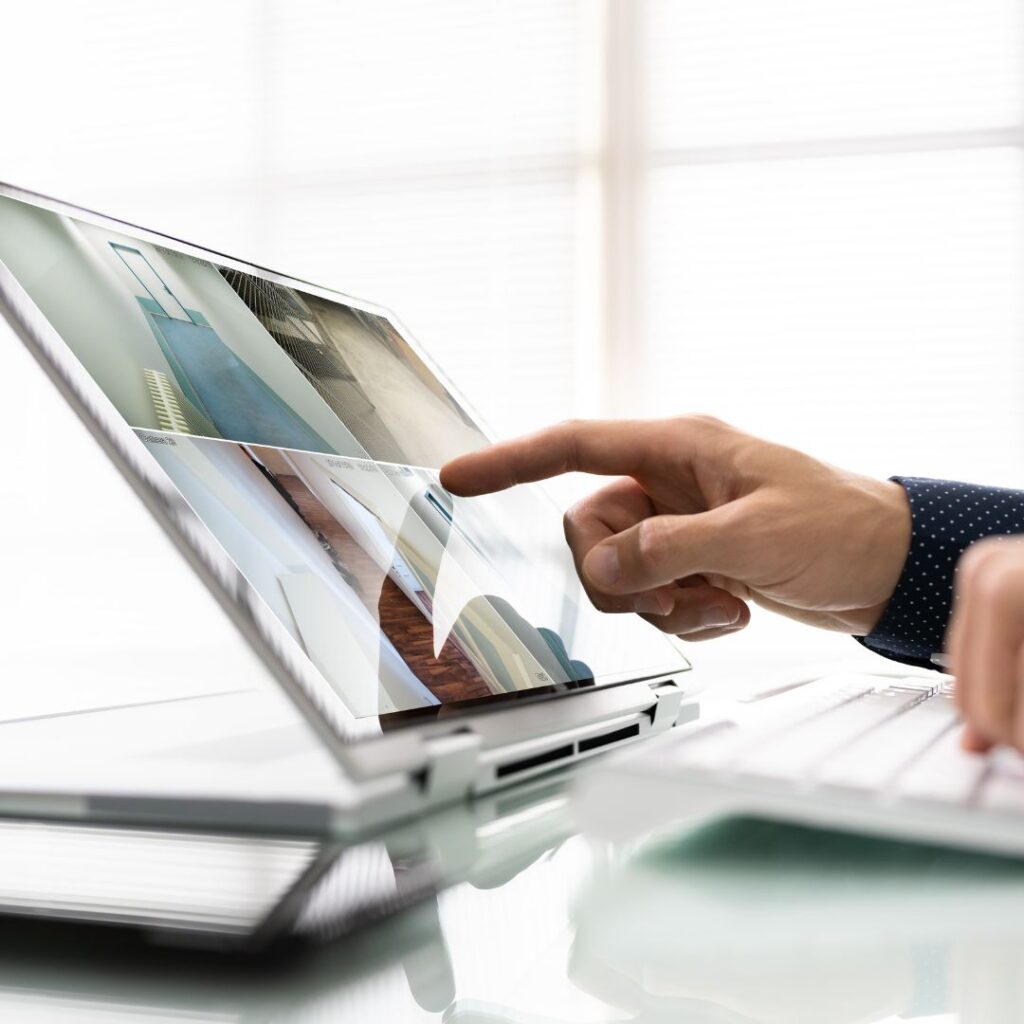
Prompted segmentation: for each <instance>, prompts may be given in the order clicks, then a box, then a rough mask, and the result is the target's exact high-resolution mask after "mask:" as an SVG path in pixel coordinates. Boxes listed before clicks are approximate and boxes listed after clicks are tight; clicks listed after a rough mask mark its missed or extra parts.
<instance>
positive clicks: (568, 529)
mask: <svg viewBox="0 0 1024 1024" xmlns="http://www.w3.org/2000/svg"><path fill="white" fill-rule="evenodd" d="M581 505H582V503H579V502H578V503H577V504H575V505H573V506H572V507H571V508H567V509H566V510H565V514H564V515H563V516H562V532H563V533H564V534H565V539H566V540H567V541H570V543H571V540H570V538H571V537H572V534H573V531H574V530H575V529H576V527H577V526H579V523H580V520H581V519H582V518H583V509H582V507H581Z"/></svg>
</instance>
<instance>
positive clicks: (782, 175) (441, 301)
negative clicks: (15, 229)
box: [0, 0, 1024, 662]
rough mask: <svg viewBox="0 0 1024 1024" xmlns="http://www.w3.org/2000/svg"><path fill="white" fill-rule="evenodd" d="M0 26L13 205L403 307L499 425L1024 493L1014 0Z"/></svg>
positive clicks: (393, 10)
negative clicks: (84, 211)
mask: <svg viewBox="0 0 1024 1024" xmlns="http://www.w3.org/2000/svg"><path fill="white" fill-rule="evenodd" d="M0 11H2V22H0V24H2V31H0V90H2V95H3V97H4V102H3V123H2V127H0V180H7V181H10V182H13V183H16V184H22V185H24V186H27V187H30V188H34V189H37V190H41V191H44V192H49V193H52V194H55V195H58V196H60V197H62V198H67V199H70V200H72V201H75V202H78V203H81V204H83V205H87V206H94V207H95V208H98V209H100V210H102V211H104V212H109V213H112V214H115V215H119V216H123V217H125V218H126V219H129V220H135V221H137V222H139V223H143V224H145V225H147V226H150V227H154V228H157V229H161V230H165V231H167V232H168V233H171V234H176V235H179V236H181V237H184V238H187V239H189V240H192V241H196V242H199V243H201V244H206V245H208V246H210V247H212V248H215V249H220V250H223V251H226V252H228V253H232V254H237V255H239V256H243V257H246V258H249V259H252V260H253V261H255V262H258V263H263V264H265V265H268V266H271V267H275V268H279V269H281V270H284V271H287V272H289V273H292V274H295V275H297V276H301V277H308V278H310V279H313V280H315V281H318V282H321V283H324V284H327V285H332V286H335V287H338V288H341V289H342V290H345V291H349V292H351V293H353V294H356V295H361V296H364V297H366V298H369V299H372V300H374V301H377V302H380V303H382V304H384V305H387V306H390V307H391V308H393V309H395V310H396V311H398V313H399V314H400V315H401V317H402V319H403V320H404V321H405V322H406V324H408V325H409V326H410V327H411V328H412V330H413V331H414V333H415V334H416V335H417V336H418V337H419V339H420V340H421V342H422V343H423V344H424V345H425V346H426V347H427V349H428V350H429V351H430V352H431V353H432V354H433V355H434V356H435V358H436V359H437V360H438V361H439V362H440V363H441V365H442V366H444V367H445V368H446V369H447V370H448V372H449V373H450V375H451V376H452V377H453V378H454V379H455V381H456V383H457V384H458V385H459V386H460V387H461V388H462V389H463V390H464V392H465V393H466V394H467V395H468V396H469V397H470V399H471V401H472V402H473V403H474V404H475V405H476V406H477V407H478V408H479V409H481V410H482V411H483V412H484V414H485V418H486V419H487V420H488V421H489V422H490V423H491V424H492V425H493V426H494V428H495V429H496V430H497V431H498V432H499V433H501V434H509V433H512V432H516V431H519V430H522V429H527V428H530V427H533V426H537V425H539V424H543V423H546V422H549V421H554V420H559V419H563V418H565V417H567V416H572V415H595V414H598V415H605V414H615V415H640V416H647V415H662V414H669V413H675V412H682V411H698V412H710V413H714V414H717V415H719V416H722V417H724V418H727V419H731V420H733V421H735V422H736V423H738V424H740V425H742V426H744V427H745V428H747V429H750V430H752V431H754V432H759V433H763V434H765V435H768V436H770V437H773V438H776V439H779V440H783V441H786V442H788V443H791V444H794V445H796V446H799V447H802V448H805V449H808V450H811V451H813V452H814V453H816V454H818V455H820V456H822V457H824V458H827V459H829V460H831V461H834V462H838V463H841V464H844V465H847V466H850V467H851V468H856V469H859V470H862V471H864V472H868V473H873V474H876V475H879V476H885V475H889V474H891V473H907V474H920V475H936V476H949V477H955V478H961V479H970V480H979V481H986V482H993V483H1002V484H1010V485H1014V484H1016V485H1017V486H1024V465H1022V461H1021V456H1022V448H1024V346H1022V344H1021V341H1022V339H1021V334H1022V322H1024V298H1022V295H1024V288H1022V284H1024V147H1022V142H1024V3H1022V2H1021V0H942V2H939V0H515V2H512V0H505V2H498V0H434V2H431V3H418V2H413V0H406V2H398V0H384V2H381V0H375V2H373V3H368V2H356V0H349V2H326V0H305V2H284V0H252V2H249V0H175V2H148V3H145V4H139V3H137V2H131V3H130V2H127V0H101V2H96V3H91V4H82V3H73V2H56V0H36V2H33V3H31V4H24V3H18V4H4V5H3V7H2V8H0ZM25 394H27V395H31V394H32V392H31V389H29V390H28V391H26V392H25ZM21 400H24V401H29V400H30V399H27V398H26V399H22V398H21V392H20V389H17V388H14V389H11V388H10V387H9V388H8V389H7V394H6V396H5V399H4V402H5V417H6V421H7V422H8V423H18V422H29V421H28V420H27V419H26V417H28V416H29V413H30V411H31V410H29V409H28V408H21V407H20V406H19V404H18V403H19V401H21ZM832 641H836V642H837V643H838V642H840V641H839V638H817V639H815V638H814V637H813V636H812V634H809V633H808V632H807V631H805V630H802V629H796V628H795V627H785V628H781V627H775V628H772V627H769V626H768V625H767V624H766V623H765V622H764V621H763V617H759V619H758V621H757V623H756V624H755V627H754V629H752V631H751V634H750V636H749V637H746V638H742V639H741V638H733V639H731V640H729V641H723V644H724V645H732V649H733V650H734V651H737V650H743V651H747V653H748V655H750V656H760V655H761V652H764V651H766V650H767V649H768V647H769V646H770V647H771V648H772V649H773V651H774V653H772V654H771V657H776V656H778V657H783V656H791V652H792V651H793V650H796V649H799V650H801V651H804V650H805V649H806V650H809V649H814V650H818V649H819V648H820V649H821V650H822V651H827V652H828V653H829V654H830V655H831V653H833V652H835V651H838V650H840V648H839V647H838V646H836V644H835V643H833V642H832ZM841 643H842V644H844V645H848V646H849V647H851V648H852V645H851V644H850V642H849V641H841ZM841 649H842V650H843V651H844V652H846V651H847V650H848V647H847V646H843V647H842V648H841ZM706 650H707V651H710V648H702V649H701V650H700V651H699V652H698V656H699V657H701V658H704V657H707V658H708V659H710V661H712V662H713V661H715V659H717V658H720V657H723V656H724V655H720V654H718V653H717V652H716V653H715V654H708V655H705V653H704V652H705V651H706Z"/></svg>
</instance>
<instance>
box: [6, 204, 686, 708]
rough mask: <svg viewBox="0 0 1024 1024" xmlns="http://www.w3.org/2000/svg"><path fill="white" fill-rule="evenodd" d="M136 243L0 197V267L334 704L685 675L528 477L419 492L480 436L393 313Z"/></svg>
mask: <svg viewBox="0 0 1024 1024" xmlns="http://www.w3.org/2000/svg"><path fill="white" fill-rule="evenodd" d="M143 234H144V235H146V236H147V237H145V238H144V237H141V236H142V235H143ZM152 237H153V236H151V235H150V234H149V233H148V232H140V236H139V237H136V236H134V235H133V234H132V233H131V229H129V228H126V227H124V226H123V225H119V224H118V225H116V226H115V227H108V226H106V225H105V224H104V223H103V222H102V221H100V222H99V223H97V222H96V219H95V218H79V217H73V216H68V215H65V214H64V213H61V212H56V211H55V210H53V209H48V208H46V207H45V206H42V205H36V204H34V203H32V202H26V201H23V200H21V199H15V198H11V197H7V196H3V195H0V262H2V263H3V264H4V265H5V266H6V267H7V269H8V270H9V272H10V273H11V274H12V275H13V277H14V278H15V279H16V280H17V282H18V283H19V285H20V286H21V288H22V289H23V290H24V291H25V293H26V294H27V295H28V296H29V298H30V299H31V301H32V302H33V303H34V304H35V306H36V307H37V308H38V310H39V312H40V313H41V315H42V316H43V317H44V318H45V319H46V320H47V321H48V322H49V324H50V325H51V326H52V327H53V329H54V330H55V331H56V332H57V334H58V335H59V336H60V338H61V339H62V341H63V343H64V344H65V345H66V346H67V348H68V349H69V350H70V352H71V353H72V354H73V356H74V358H75V359H77V361H78V362H79V363H80V364H81V366H82V367H83V368H84V370H85V371H86V372H87V373H88V375H89V376H90V377H91V378H92V380H93V381H94V382H95V383H96V385H98V387H99V388H100V390H101V391H102V392H103V393H104V394H105V395H106V396H107V398H108V399H109V400H110V402H111V403H112V404H113V405H114V407H115V408H116V409H117V411H118V412H119V413H120V415H121V416H122V417H123V418H124V420H125V421H126V423H127V424H128V425H129V426H130V427H131V428H132V430H133V431H134V432H135V434H136V436H137V437H138V438H139V439H140V440H141V441H142V443H143V444H144V446H145V448H146V449H147V450H148V452H149V453H150V455H151V456H152V458H153V459H154V460H155V461H156V462H157V463H158V464H159V465H160V466H161V467H162V469H163V471H164V472H165V473H166V475H167V477H169V478H170V480H171V481H172V482H173V484H174V485H175V486H176V488H177V489H178V490H179V491H180V493H181V495H182V496H183V497H184V499H185V500H186V501H187V503H188V504H189V505H190V506H191V508H192V510H193V511H194V512H195V514H196V515H197V516H198V517H199V518H200V519H201V520H202V522H203V523H204V524H205V525H206V527H207V528H208V529H209V530H210V532H211V533H212V534H213V536H214V537H215V538H216V539H217V541H218V542H219V544H220V545H221V546H222V547H223V549H224V550H225V552H226V553H227V554H228V555H229V556H230V558H231V559H232V560H233V562H234V563H235V565H237V567H238V569H239V571H240V572H241V573H242V575H243V576H244V577H245V579H246V580H247V581H248V583H249V585H250V586H251V587H252V588H253V590H254V591H255V592H256V594H257V595H258V596H259V598H260V599H262V601H263V602H265V604H266V606H268V607H269V608H270V609H271V610H272V611H273V613H274V616H275V618H276V621H277V622H278V623H279V624H280V626H281V628H282V629H283V630H285V631H286V632H287V633H288V634H289V635H290V636H291V637H292V639H293V640H294V641H295V642H296V643H297V644H298V645H299V647H300V648H301V650H302V651H303V652H304V653H305V655H306V656H307V657H308V658H309V659H310V661H311V662H312V663H313V665H314V666H315V667H316V668H317V669H318V670H319V672H320V674H321V675H322V676H323V677H324V679H325V680H326V682H327V683H328V684H329V686H330V688H331V690H333V692H334V693H335V694H337V696H338V697H339V698H340V700H341V702H342V704H343V706H344V708H345V709H346V711H347V712H348V713H349V714H351V715H352V716H353V717H355V718H367V717H370V716H386V715H392V714H393V713H395V712H408V713H412V712H416V711H417V710H419V711H423V712H427V713H429V712H430V711H431V710H433V712H435V713H437V712H438V711H440V710H441V709H448V708H452V709H456V708H465V707H476V706H477V705H479V703H480V702H481V701H496V700H500V699H502V698H503V697H504V698H509V697H515V696H523V695H527V696H541V695H543V694H549V693H553V692H558V691H560V690H564V689H570V688H578V687H586V686H594V685H603V684H611V683H618V682H624V681H627V680H631V679H639V678H649V677H651V676H654V675H661V674H664V673H666V672H671V671H676V670H679V669H682V668H685V667H687V666H686V663H685V661H684V660H683V658H682V657H681V656H680V655H679V653H678V652H677V651H676V649H675V648H674V647H673V646H672V644H671V643H670V642H669V641H668V640H666V638H665V637H664V636H662V635H661V634H660V633H658V632H657V631H655V630H654V629H652V628H651V627H650V626H648V625H647V624H646V623H644V622H642V621H641V620H640V619H639V618H637V617H636V616H632V615H629V616H621V615H620V616H606V615H602V614H600V613H598V612H597V611H595V610H594V609H593V608H592V607H591V606H590V604H589V602H588V601H587V600H586V597H585V595H584V594H583V592H582V589H581V587H580V585H579V582H578V580H577V578H576V575H575V572H574V569H573V566H572V561H571V558H570V557H569V554H568V551H567V549H566V548H565V546H564V543H563V541H562V531H561V522H560V513H559V511H558V509H557V508H556V507H555V506H554V505H553V504H552V503H551V502H550V501H549V500H548V499H547V498H546V497H545V496H544V495H543V494H542V493H541V492H539V491H538V490H537V489H536V488H535V487H530V486H527V487H520V488H516V489H514V490H511V491H506V492H503V493H501V494H497V495H490V496H486V497H480V498H469V499H464V498H455V497H453V496H452V495H451V494H449V493H448V492H447V491H445V490H444V488H442V487H441V485H440V482H439V479H438V468H439V467H440V466H441V465H442V464H443V463H444V462H445V461H447V460H448V459H450V458H452V457H453V456H455V455H458V454H461V453H463V452H466V451H471V450H473V449H475V448H479V447H481V446H483V445H485V444H486V443H487V442H488V438H487V437H486V436H485V434H484V433H483V431H482V430H481V429H480V427H479V426H478V425H477V423H475V422H474V420H473V418H472V416H471V415H470V414H469V413H468V412H467V411H466V409H465V408H464V406H463V404H462V403H461V402H460V401H459V399H458V397H457V396H456V395H455V394H454V393H453V391H452V390H451V388H450V387H449V386H448V385H447V384H446V383H445V382H444V381H443V380H441V379H440V378H439V377H438V376H437V375H436V374H435V373H434V372H433V371H432V370H431V368H430V367H429V366H428V364H427V363H426V362H425V361H424V360H423V359H422V358H421V357H420V355H419V354H418V352H417V351H416V349H415V346H414V345H413V344H412V343H411V342H410V340H409V339H408V338H407V337H406V335H405V334H404V333H403V331H402V330H400V329H399V328H398V327H397V326H396V324H395V323H394V322H393V321H392V319H390V318H389V317H388V316H386V315H383V314H382V313H380V312H379V311H377V310H375V309H372V308H365V307H363V306H362V305H360V304H359V303H357V302H355V301H354V300H348V299H346V300H344V301H343V300H341V299H332V298H325V297H323V295H321V294H316V293H315V292H316V291H318V290H316V289H309V290H307V289H306V288H305V287H292V286H291V285H290V284H283V283H280V279H279V278H278V277H277V275H272V276H263V275H262V274H261V273H259V272H258V271H257V270H256V268H251V271H250V270H241V269H238V267H237V264H236V263H235V261H229V262H230V263H231V264H233V265H232V266H228V265H224V264H222V263H220V262H218V260H217V258H216V257H214V258H211V259H206V258H202V256H199V255H195V253H196V252H197V250H196V249H194V248H193V247H191V246H188V247H185V248H187V249H189V250H191V251H190V252H185V251H179V250H178V249H177V248H175V244H174V243H172V242H170V241H168V242H167V244H163V243H162V242H161V243H159V244H158V243H157V242H155V241H153V240H151V239H152ZM272 278H273V279H272ZM400 717H402V716H400ZM413 717H415V716H413ZM396 721H397V719H396Z"/></svg>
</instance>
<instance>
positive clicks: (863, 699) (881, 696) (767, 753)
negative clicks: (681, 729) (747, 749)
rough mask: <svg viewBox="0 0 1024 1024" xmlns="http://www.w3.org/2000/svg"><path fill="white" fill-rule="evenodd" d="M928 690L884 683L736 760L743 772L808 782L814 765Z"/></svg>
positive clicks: (919, 700) (916, 699) (922, 697)
mask: <svg viewBox="0 0 1024 1024" xmlns="http://www.w3.org/2000/svg"><path fill="white" fill-rule="evenodd" d="M929 692H930V691H929V690H922V689H920V688H918V689H914V688H909V687H908V688H903V687H895V686H893V687H886V688H885V689H882V690H876V691H874V692H873V693H866V694H862V695H861V696H859V697H856V698H854V699H853V700H851V701H849V702H848V703H846V704H843V705H841V706H839V707H837V708H833V709H831V710H830V711H828V712H826V713H825V714H821V715H817V716H815V717H814V718H812V719H810V720H808V721H805V722H803V723H802V724H800V725H798V726H796V727H794V728H790V729H787V730H786V731H785V732H784V733H782V734H779V735H776V736H774V737H773V738H772V739H771V740H770V741H769V742H767V743H764V744H761V745H760V746H759V747H758V748H756V749H755V750H754V751H752V752H751V753H749V754H747V755H746V756H744V757H741V758H739V759H738V760H737V762H736V764H734V765H733V770H735V771H738V772H742V773H743V774H745V775H770V776H771V777H772V778H782V779H792V780H793V781H795V782H809V781H810V780H811V772H812V771H813V769H814V768H815V767H816V766H817V765H818V764H819V763H820V762H822V761H824V760H825V759H826V758H828V757H829V756H830V755H831V754H834V753H835V752H836V751H840V750H843V749H844V748H846V747H847V746H849V745H850V744H851V743H853V742H855V741H856V740H858V739H860V738H861V737H862V736H864V735H866V734H867V733H869V732H870V731H871V730H873V729H877V728H879V727H880V726H881V725H882V724H883V723H885V722H888V721H889V720H890V719H892V718H895V717H896V716H897V715H899V714H900V713H901V712H903V711H906V710H907V709H908V708H910V707H912V706H913V705H914V704H918V703H920V702H921V701H922V700H924V699H926V697H927V695H928V693H929Z"/></svg>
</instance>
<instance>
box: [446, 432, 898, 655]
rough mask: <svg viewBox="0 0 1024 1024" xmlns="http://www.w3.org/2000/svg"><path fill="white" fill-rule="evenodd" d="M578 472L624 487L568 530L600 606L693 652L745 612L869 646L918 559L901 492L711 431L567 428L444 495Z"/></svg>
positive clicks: (478, 460)
mask: <svg viewBox="0 0 1024 1024" xmlns="http://www.w3.org/2000/svg"><path fill="white" fill-rule="evenodd" d="M574 470H579V471H582V472H586V473H598V474H604V475H610V476H616V477H619V479H617V480H616V481H615V482H614V483H611V484H608V485H607V486H605V487H603V488H602V489H601V490H599V491H597V492H596V493H595V494H593V495H592V496H591V497H589V498H587V499H586V500H585V501H583V502H581V503H580V504H578V505H577V506H576V507H575V508H573V509H571V510H570V511H569V512H568V514H567V515H566V517H565V533H566V538H567V540H568V542H569V546H570V547H571V549H572V552H573V556H574V558H575V561H576V567H577V570H578V571H579V573H580V577H581V579H582V581H583V585H584V587H585V588H586V590H587V593H588V594H589V596H590V599H591V600H592V601H593V603H594V604H595V605H596V606H597V607H598V608H600V609H602V610H603V611H608V612H634V611H635V612H639V613H641V614H643V615H644V616H645V617H646V618H647V619H648V621H650V622H652V623H653V624H654V625H656V626H658V628H659V629H662V630H665V631H666V632H670V633H674V634H676V635H679V636H683V637H685V638H686V639H688V640H703V639H707V638H710V637H715V636H720V635H722V634H725V633H730V632H734V631H736V630H738V629H741V628H743V626H745V625H746V624H747V622H748V621H749V618H750V610H749V607H748V601H754V602H756V603H758V604H760V605H763V606H764V607H766V608H770V609H772V610H773V611H776V612H780V613H781V614H783V615H787V616H789V617H791V618H794V619H798V620H800V621H803V622H807V623H811V624H813V625H816V626H824V627H826V628H830V629H837V630H841V631H844V632H848V633H859V634H864V633H868V632H870V631H871V629H872V627H873V626H874V624H875V622H876V621H877V620H878V618H879V616H880V615H881V613H882V611H883V609H884V608H885V606H886V603H887V601H888V600H889V597H890V595H891V594H892V592H893V588H894V587H895V585H896V582H897V580H898V579H899V576H900V571H901V569H902V567H903V563H904V560H905V558H906V555H907V549H908V546H909V543H910V510H909V506H908V503H907V497H906V494H905V492H904V490H903V488H902V487H901V486H900V485H899V484H897V483H893V482H890V481H879V480H874V479H871V478H869V477H864V476H859V475H857V474H855V473H848V472H844V471H843V470H840V469H836V468H835V467H833V466H829V465H826V464H825V463H822V462H819V461H817V460H816V459H813V458H811V457H810V456H807V455H804V454H802V453H800V452H797V451H794V450H793V449H791V448H785V447H783V446H781V445H777V444H771V443H769V442H767V441H762V440H760V439H758V438H756V437H751V436H750V435H749V434H744V433H742V432H741V431H739V430H736V429H734V428H733V427H730V426H728V425H726V424H724V423H721V422H719V421H718V420H714V419H711V418H710V417H704V416H683V417H678V418H675V419H666V420H647V421H643V420H633V421H605V422H601V421H592V422H571V423H563V424H560V425H559V426H555V427H551V428H549V429H547V430H542V431H540V432H539V433H537V434H533V435H532V436H529V437H524V438H520V439H518V440H514V441H506V442H502V443H499V444H495V445H493V446H491V447H490V448H487V449H484V450H482V451H479V452H474V453H472V454H470V455H465V456H462V457H461V458H458V459H455V460H454V461H452V462H450V463H448V465H446V466H445V467H444V468H443V469H442V471H441V481H442V483H443V484H444V486H445V487H447V488H448V489H449V490H450V491H452V492H453V493H454V494H458V495H474V494H484V493H488V492H491V491H497V490H501V489H503V488H506V487H510V486H512V485H513V484H517V483H523V482H526V481H531V480H540V479H544V478H547V477H552V476H555V475H558V474H560V473H566V472H570V471H574Z"/></svg>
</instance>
